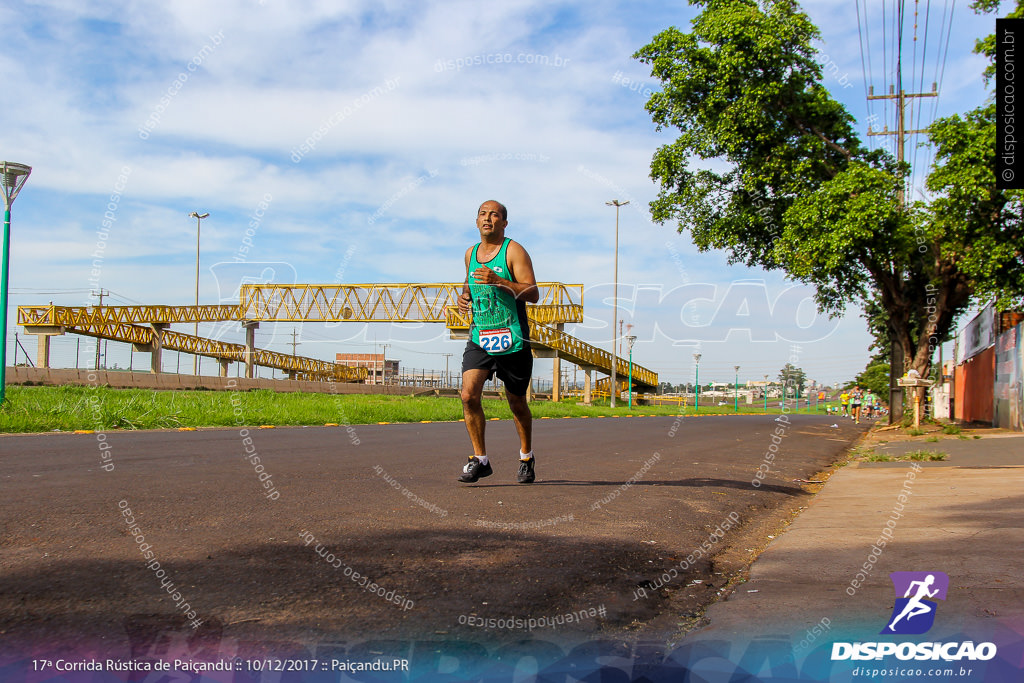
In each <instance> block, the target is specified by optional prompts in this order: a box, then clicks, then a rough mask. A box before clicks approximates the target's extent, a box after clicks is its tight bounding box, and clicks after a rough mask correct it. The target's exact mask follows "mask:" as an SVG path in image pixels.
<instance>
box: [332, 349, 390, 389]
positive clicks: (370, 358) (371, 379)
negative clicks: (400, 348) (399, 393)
mask: <svg viewBox="0 0 1024 683" xmlns="http://www.w3.org/2000/svg"><path fill="white" fill-rule="evenodd" d="M334 362H335V363H337V364H338V365H346V366H348V367H350V368H366V369H367V370H369V373H370V374H369V375H367V377H366V380H365V383H366V384H393V383H394V382H395V378H396V377H398V361H397V360H386V359H385V358H384V354H383V353H338V354H335V356H334Z"/></svg>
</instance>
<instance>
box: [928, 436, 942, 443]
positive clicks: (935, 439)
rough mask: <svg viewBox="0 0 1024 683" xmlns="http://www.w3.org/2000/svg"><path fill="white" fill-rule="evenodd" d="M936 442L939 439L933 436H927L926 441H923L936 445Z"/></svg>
mask: <svg viewBox="0 0 1024 683" xmlns="http://www.w3.org/2000/svg"><path fill="white" fill-rule="evenodd" d="M938 440H939V437H937V436H935V435H932V436H929V437H928V438H927V439H925V441H927V442H928V443H936V442H937V441H938Z"/></svg>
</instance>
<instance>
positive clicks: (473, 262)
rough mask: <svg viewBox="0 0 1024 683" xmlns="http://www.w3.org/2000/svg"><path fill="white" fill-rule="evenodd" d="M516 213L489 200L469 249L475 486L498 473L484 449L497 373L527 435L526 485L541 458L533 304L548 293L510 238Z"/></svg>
mask: <svg viewBox="0 0 1024 683" xmlns="http://www.w3.org/2000/svg"><path fill="white" fill-rule="evenodd" d="M507 225H508V210H507V209H506V208H505V206H504V205H502V204H500V203H498V202H496V201H487V202H484V203H483V204H481V205H480V209H479V210H478V211H477V216H476V227H477V229H478V230H479V231H480V242H479V243H478V244H476V245H474V246H472V247H470V248H469V249H467V250H466V284H465V285H464V286H463V288H462V294H461V295H460V296H459V310H460V311H462V312H463V313H468V312H469V311H470V310H472V312H473V325H472V327H471V328H470V334H469V341H468V342H467V343H466V350H465V352H463V355H462V413H463V415H464V416H465V418H466V431H468V432H469V440H470V442H472V445H473V455H471V456H470V457H469V462H468V463H466V466H465V467H463V469H462V476H460V477H459V481H461V482H464V483H467V484H472V483H474V482H476V481H477V480H478V479H480V478H481V477H488V476H490V475H491V474H492V473H493V470H492V469H491V463H490V461H489V459H488V457H487V448H486V446H485V445H484V426H485V424H486V419H487V418H486V417H485V416H484V409H483V404H482V403H481V400H480V399H481V397H482V396H483V390H484V382H486V381H487V380H488V379H490V378H491V377H493V376H494V375H495V374H497V375H498V378H499V379H500V380H501V381H502V382H504V383H505V398H506V399H507V400H508V406H509V408H511V409H512V420H513V421H514V422H515V425H516V431H517V432H519V441H520V451H519V473H518V476H517V478H516V480H517V481H518V482H519V483H520V484H530V483H532V482H533V481H534V478H535V476H536V474H535V472H534V464H535V463H534V460H535V459H534V457H533V443H532V441H533V416H532V415H531V414H530V406H529V404H528V403H527V402H526V391H527V389H528V388H529V386H530V379H531V377H532V375H533V353H532V352H531V350H530V341H529V340H530V325H529V322H528V321H527V319H526V304H527V302H529V303H534V304H535V303H537V301H538V300H539V299H540V292H539V290H538V289H537V279H536V277H535V276H534V273H533V263H532V262H531V261H530V255H529V254H527V253H526V250H525V249H523V247H522V245H520V244H519V243H518V242H514V241H512V240H511V239H509V238H507V237H505V226H507Z"/></svg>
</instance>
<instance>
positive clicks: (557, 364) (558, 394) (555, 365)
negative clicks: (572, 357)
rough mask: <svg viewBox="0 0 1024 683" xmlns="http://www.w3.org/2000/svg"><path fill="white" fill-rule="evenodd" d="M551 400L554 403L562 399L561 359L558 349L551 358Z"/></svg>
mask: <svg viewBox="0 0 1024 683" xmlns="http://www.w3.org/2000/svg"><path fill="white" fill-rule="evenodd" d="M551 400H552V401H554V402H555V403H558V402H559V401H561V400H562V359H561V358H560V357H559V356H558V351H555V355H554V358H552V359H551Z"/></svg>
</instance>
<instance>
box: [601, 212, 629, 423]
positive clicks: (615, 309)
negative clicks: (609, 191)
mask: <svg viewBox="0 0 1024 683" xmlns="http://www.w3.org/2000/svg"><path fill="white" fill-rule="evenodd" d="M605 204H607V205H608V206H614V207H615V281H614V283H613V290H612V376H611V382H610V384H611V387H610V388H611V392H612V398H611V407H612V408H614V407H615V382H616V377H615V371H616V370H617V368H616V361H617V360H618V356H617V355H616V353H615V342H616V341H617V340H618V337H617V335H616V331H615V323H616V321H617V320H618V318H619V207H620V206H625V205H626V204H629V202H628V201H625V202H620V201H619V200H618V199H613V200H611V201H610V202H605Z"/></svg>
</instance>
